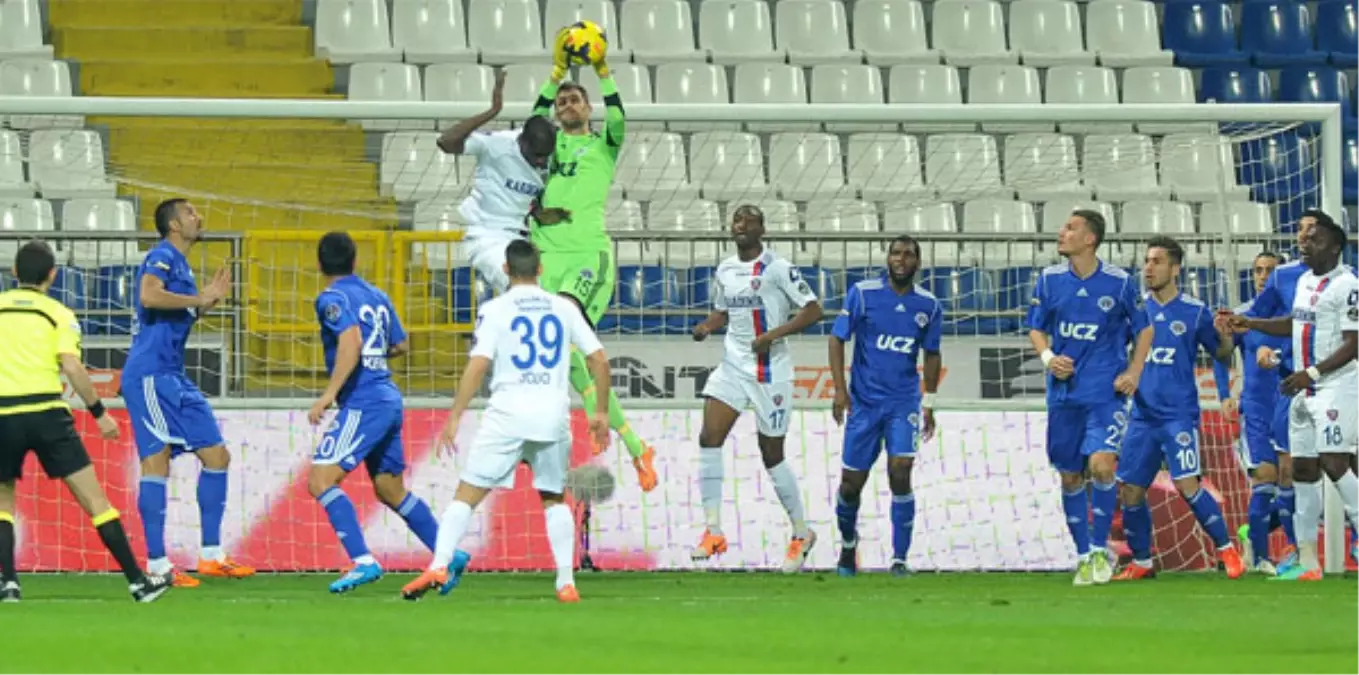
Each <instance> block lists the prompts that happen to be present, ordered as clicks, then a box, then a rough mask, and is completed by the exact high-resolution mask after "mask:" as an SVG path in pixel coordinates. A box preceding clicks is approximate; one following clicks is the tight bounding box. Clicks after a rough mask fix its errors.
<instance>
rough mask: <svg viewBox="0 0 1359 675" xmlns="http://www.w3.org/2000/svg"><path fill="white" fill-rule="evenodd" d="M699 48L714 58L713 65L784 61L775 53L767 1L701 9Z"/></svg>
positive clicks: (725, 1) (734, 0)
mask: <svg viewBox="0 0 1359 675" xmlns="http://www.w3.org/2000/svg"><path fill="white" fill-rule="evenodd" d="M698 44H699V47H700V48H701V49H704V50H706V51H707V52H709V53H710V54H712V59H713V63H716V64H718V65H734V64H738V63H749V62H754V61H782V60H783V57H784V52H783V50H779V51H775V49H774V28H773V25H772V22H771V20H770V16H769V3H767V2H765V1H764V0H722V1H721V2H704V3H702V4H700V5H699V7H698Z"/></svg>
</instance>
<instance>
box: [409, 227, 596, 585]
mask: <svg viewBox="0 0 1359 675" xmlns="http://www.w3.org/2000/svg"><path fill="white" fill-rule="evenodd" d="M504 271H505V274H506V275H507V276H508V277H509V279H510V290H509V291H508V292H507V293H505V294H503V295H501V296H499V297H497V298H495V299H493V300H491V301H490V302H487V303H486V304H484V305H482V306H481V308H480V311H479V312H478V313H477V329H476V336H475V343H474V344H473V346H472V352H471V355H470V358H469V359H468V361H467V369H466V370H465V371H463V374H462V381H461V382H459V384H458V393H457V396H456V397H455V398H454V400H453V409H452V411H450V412H449V416H448V422H447V423H446V424H445V425H444V428H443V432H442V433H441V434H440V435H439V439H438V441H437V447H439V448H441V449H451V448H453V445H454V443H455V442H456V441H457V437H458V426H459V422H461V420H462V417H463V415H464V414H465V413H466V412H467V406H468V405H469V404H470V403H471V402H472V398H473V397H474V396H476V393H477V391H478V390H479V389H480V388H481V385H482V382H483V380H484V379H485V378H486V372H487V371H488V370H490V371H492V373H493V377H492V380H491V400H490V401H489V402H488V404H487V406H486V412H485V414H484V415H483V416H482V418H481V426H480V428H479V429H477V436H476V440H475V441H473V446H472V451H471V452H470V454H469V455H468V457H467V465H466V466H465V467H463V470H462V474H461V476H460V480H459V482H458V487H457V491H456V492H455V493H454V494H453V502H452V503H451V504H449V505H448V509H446V510H445V511H444V516H443V521H442V522H441V523H440V525H439V537H438V545H437V546H436V547H435V549H434V561H433V562H432V563H431V564H430V566H429V569H428V570H426V571H425V572H424V573H423V574H421V575H420V576H419V577H418V578H416V579H415V580H414V581H412V582H411V583H409V584H407V585H406V586H405V588H402V589H401V595H402V596H403V597H405V598H406V599H407V600H418V599H419V598H420V597H421V596H423V595H424V594H425V593H427V592H429V591H430V590H432V589H434V588H439V587H442V586H444V585H446V584H447V583H448V581H449V572H448V570H447V568H448V565H449V563H450V561H452V560H453V559H454V549H455V548H456V547H457V545H458V542H459V541H460V540H461V539H462V537H463V534H464V533H466V532H467V527H468V525H470V524H471V521H472V511H473V510H474V509H476V507H477V506H478V505H479V504H481V502H482V501H483V500H484V499H486V495H487V494H489V493H490V491H491V490H492V489H494V488H498V487H499V488H511V487H514V472H515V469H517V468H518V466H519V463H520V462H525V463H527V464H528V465H529V468H530V469H532V471H533V487H534V488H536V489H537V490H538V495H539V496H540V497H542V500H543V507H544V509H545V510H544V513H543V516H544V518H545V519H546V521H547V540H548V545H549V547H550V548H551V549H552V559H553V562H554V563H555V564H556V568H557V584H556V586H557V599H558V600H560V601H562V602H578V601H579V600H580V594H579V593H578V592H577V591H576V585H575V578H574V574H573V567H574V564H575V544H576V520H575V516H574V515H573V514H572V512H571V508H570V507H569V506H567V505H566V503H565V502H564V501H563V498H562V494H563V490H564V488H565V485H564V482H565V480H566V470H567V467H568V465H569V463H570V460H571V430H570V427H569V420H570V413H571V410H570V407H571V398H570V396H571V394H570V390H569V389H568V388H567V387H568V384H569V380H568V376H567V371H568V369H569V368H570V360H569V359H568V355H567V352H568V351H569V350H570V348H571V347H572V346H575V347H577V348H578V349H580V351H581V352H582V353H584V354H585V355H586V367H587V368H588V369H589V371H590V376H591V377H592V378H594V385H595V401H594V404H595V414H594V416H593V417H592V419H591V420H590V432H591V436H592V437H593V439H594V441H595V442H596V443H599V444H605V445H606V444H607V443H608V440H609V422H608V416H609V378H610V371H609V359H608V357H607V356H606V355H605V354H604V347H603V346H601V345H600V344H599V338H597V337H595V334H594V331H593V330H591V329H590V326H589V324H587V323H586V322H585V319H584V317H582V316H581V315H580V312H579V311H577V310H576V308H575V306H573V305H572V304H571V303H570V302H569V301H567V300H566V299H565V298H562V297H560V296H557V295H553V294H551V293H548V292H546V291H544V290H543V289H542V288H540V287H539V286H538V275H539V274H541V273H542V265H541V263H540V260H539V257H538V251H537V249H535V248H534V247H533V245H532V244H530V243H528V242H526V241H515V242H511V243H510V245H509V246H508V248H507V249H506V252H505V270H504ZM493 366H494V367H493ZM588 404H589V401H587V405H588Z"/></svg>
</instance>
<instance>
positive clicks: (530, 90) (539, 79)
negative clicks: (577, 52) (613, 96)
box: [504, 61, 599, 105]
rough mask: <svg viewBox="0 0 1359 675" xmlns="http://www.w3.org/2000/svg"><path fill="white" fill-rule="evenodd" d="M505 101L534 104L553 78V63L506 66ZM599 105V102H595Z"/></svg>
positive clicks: (536, 62) (539, 62) (537, 62)
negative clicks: (539, 93)
mask: <svg viewBox="0 0 1359 675" xmlns="http://www.w3.org/2000/svg"><path fill="white" fill-rule="evenodd" d="M504 70H505V101H506V102H515V103H529V104H531V103H533V102H534V101H537V100H538V92H540V91H542V90H543V83H544V82H547V79H548V78H549V77H551V76H552V63H551V62H542V61H535V62H533V63H511V64H509V65H507V66H504ZM595 103H596V105H598V103H599V102H598V101H596V102H595Z"/></svg>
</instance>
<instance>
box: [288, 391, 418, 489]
mask: <svg viewBox="0 0 1359 675" xmlns="http://www.w3.org/2000/svg"><path fill="white" fill-rule="evenodd" d="M403 417H404V415H403V413H402V409H401V407H400V406H396V407H390V406H382V407H376V408H367V409H363V408H341V409H340V413H339V414H338V415H336V416H335V418H334V419H332V420H331V421H330V425H329V426H327V427H326V433H325V435H324V436H323V437H322V438H321V442H320V443H319V444H317V446H316V453H315V454H314V455H312V458H311V461H312V464H338V465H339V466H340V468H342V469H344V471H345V473H349V472H350V471H353V470H354V469H357V468H358V466H359V464H363V465H365V466H367V467H368V475H370V476H376V475H378V474H380V473H390V474H394V475H397V476H400V475H401V474H402V473H404V472H405V471H406V454H405V448H404V447H403V446H402V444H401V424H402V420H403Z"/></svg>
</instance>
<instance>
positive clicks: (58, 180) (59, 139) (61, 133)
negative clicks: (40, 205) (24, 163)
mask: <svg viewBox="0 0 1359 675" xmlns="http://www.w3.org/2000/svg"><path fill="white" fill-rule="evenodd" d="M28 156H29V164H28V171H29V177H30V178H31V179H32V180H33V183H34V184H36V185H37V186H38V192H40V193H42V196H43V197H46V198H47V199H63V198H65V199H76V198H79V197H91V198H98V197H112V196H113V194H114V190H115V188H116V186H115V185H114V184H113V183H111V182H109V180H108V179H107V178H106V177H105V174H104V159H105V155H104V141H103V140H102V139H101V138H100V137H99V134H98V133H96V132H93V131H82V130H56V129H40V130H38V131H34V132H33V133H32V134H30V135H29V137H28Z"/></svg>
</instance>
